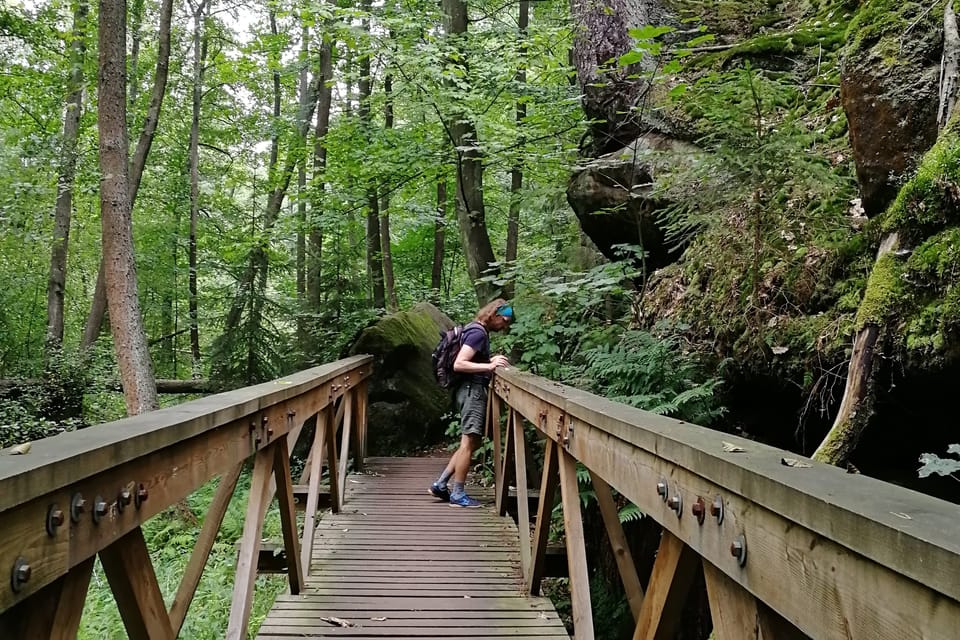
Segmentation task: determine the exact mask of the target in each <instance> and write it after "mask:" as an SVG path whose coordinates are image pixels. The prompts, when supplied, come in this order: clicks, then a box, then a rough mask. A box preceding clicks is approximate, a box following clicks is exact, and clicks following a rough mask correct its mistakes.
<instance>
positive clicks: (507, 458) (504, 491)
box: [496, 411, 517, 516]
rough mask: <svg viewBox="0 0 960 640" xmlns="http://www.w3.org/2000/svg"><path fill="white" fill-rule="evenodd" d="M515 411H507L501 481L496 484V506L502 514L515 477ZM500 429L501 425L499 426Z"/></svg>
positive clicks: (500, 467)
mask: <svg viewBox="0 0 960 640" xmlns="http://www.w3.org/2000/svg"><path fill="white" fill-rule="evenodd" d="M514 417H515V416H514V412H513V411H509V412H507V429H506V432H505V436H506V439H507V440H506V442H505V443H504V447H503V460H501V464H500V465H499V466H498V469H499V470H500V482H499V483H498V484H497V486H496V491H497V496H496V507H497V513H499V514H500V515H501V516H503V515H506V514H507V496H508V495H509V494H510V481H511V480H512V479H513V473H512V472H513V471H514V469H513V466H514V461H513V458H514V455H515V451H516V448H517V447H516V441H515V438H514V437H513V419H514ZM497 428H498V429H499V426H498V427H497Z"/></svg>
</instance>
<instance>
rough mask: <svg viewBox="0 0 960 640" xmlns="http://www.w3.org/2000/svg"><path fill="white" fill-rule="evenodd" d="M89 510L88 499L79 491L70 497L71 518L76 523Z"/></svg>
mask: <svg viewBox="0 0 960 640" xmlns="http://www.w3.org/2000/svg"><path fill="white" fill-rule="evenodd" d="M86 510H87V501H86V500H85V499H84V498H83V496H82V495H81V494H79V493H75V494H73V497H72V498H70V520H72V521H73V523H74V524H76V523H78V522H80V516H81V515H83V512H84V511H86Z"/></svg>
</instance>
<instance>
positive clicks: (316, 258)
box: [307, 21, 333, 312]
mask: <svg viewBox="0 0 960 640" xmlns="http://www.w3.org/2000/svg"><path fill="white" fill-rule="evenodd" d="M330 30H331V26H330V22H329V21H327V22H326V23H325V24H324V30H323V39H322V40H321V43H320V72H319V73H318V74H317V75H318V77H319V91H318V92H317V106H316V110H317V126H316V130H315V131H314V147H313V193H314V197H313V199H312V201H311V207H310V225H309V228H310V244H309V251H308V252H307V302H308V305H309V308H310V310H311V311H313V312H316V311H319V309H320V265H321V258H322V257H323V195H324V192H325V191H326V179H325V175H324V174H325V173H326V168H327V132H328V131H329V129H330V107H331V105H332V103H333V88H332V85H333V38H332V37H331V35H330Z"/></svg>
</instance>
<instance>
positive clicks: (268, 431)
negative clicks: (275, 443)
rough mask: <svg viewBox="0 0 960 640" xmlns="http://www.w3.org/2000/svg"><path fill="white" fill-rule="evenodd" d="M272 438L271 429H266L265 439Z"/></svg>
mask: <svg viewBox="0 0 960 640" xmlns="http://www.w3.org/2000/svg"><path fill="white" fill-rule="evenodd" d="M272 436H273V429H267V437H268V438H270V437H272Z"/></svg>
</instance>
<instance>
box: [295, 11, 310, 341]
mask: <svg viewBox="0 0 960 640" xmlns="http://www.w3.org/2000/svg"><path fill="white" fill-rule="evenodd" d="M300 40H301V42H300V110H301V111H303V110H304V109H303V107H304V103H305V101H306V100H307V98H308V95H307V94H308V93H309V91H310V80H309V77H308V75H307V60H308V54H309V52H310V47H309V40H310V29H309V27H307V25H306V24H304V25H303V26H302V27H301V29H300ZM297 124H298V125H299V124H300V123H297ZM304 143H306V140H304ZM301 154H302V155H301V159H300V162H299V163H298V165H297V304H298V305H299V310H298V313H297V344H298V345H299V346H300V353H306V350H307V324H306V317H305V316H304V311H305V310H306V302H307V156H306V149H303V150H302V151H301Z"/></svg>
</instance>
